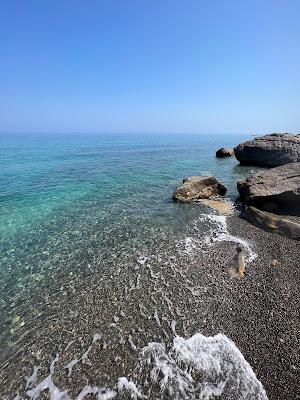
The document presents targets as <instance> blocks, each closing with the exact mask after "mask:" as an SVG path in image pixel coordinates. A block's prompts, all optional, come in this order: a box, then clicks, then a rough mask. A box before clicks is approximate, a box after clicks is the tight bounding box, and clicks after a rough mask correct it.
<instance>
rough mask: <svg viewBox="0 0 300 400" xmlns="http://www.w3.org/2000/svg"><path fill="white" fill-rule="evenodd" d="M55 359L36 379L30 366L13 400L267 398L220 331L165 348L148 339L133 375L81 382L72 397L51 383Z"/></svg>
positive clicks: (176, 341)
mask: <svg viewBox="0 0 300 400" xmlns="http://www.w3.org/2000/svg"><path fill="white" fill-rule="evenodd" d="M174 330H175V329H174ZM93 343H94V342H93ZM58 361H59V354H57V355H56V357H55V359H54V360H53V361H52V363H51V365H50V368H49V375H48V376H47V377H46V378H44V379H42V380H41V381H40V382H38V378H37V374H36V371H37V368H36V367H34V368H33V369H34V373H33V374H32V378H31V379H30V381H29V382H28V386H29V388H27V390H26V395H25V397H22V396H20V395H17V396H16V397H15V400H16V399H18V400H25V399H28V400H38V399H39V398H41V397H42V396H44V394H45V393H47V394H48V397H49V399H50V400H72V399H73V400H83V399H85V398H86V397H88V396H92V397H93V398H95V399H97V400H110V399H129V398H130V399H169V398H172V399H173V400H187V399H190V400H196V399H202V400H211V399H214V398H218V397H220V396H221V397H222V398H224V399H236V400H252V399H253V400H254V399H255V400H267V395H266V392H265V390H264V388H263V386H262V384H261V382H260V381H259V380H258V379H257V377H256V375H255V373H254V372H253V370H252V368H251V366H250V364H249V363H248V362H247V361H246V360H245V358H244V357H243V355H242V353H241V352H240V351H239V349H238V348H237V347H236V345H235V344H234V343H233V342H232V341H231V340H230V339H229V338H228V337H227V336H225V335H223V334H220V333H219V334H217V335H215V336H208V337H207V336H204V335H202V334H200V333H196V334H195V335H193V336H191V337H190V338H184V337H181V336H177V335H176V336H175V337H174V339H173V344H172V345H171V347H169V348H167V347H166V346H165V345H164V344H163V343H158V342H151V343H148V345H147V346H145V347H144V348H142V349H141V350H140V351H139V352H138V353H137V355H136V365H135V367H134V369H133V371H134V377H135V378H134V379H131V378H129V377H125V376H123V377H120V378H118V379H117V381H116V382H115V384H114V385H112V387H103V386H102V385H99V386H97V385H93V386H91V385H88V384H87V385H85V386H84V387H83V388H81V389H80V390H79V392H78V394H77V396H76V397H73V398H72V397H70V395H69V389H68V388H60V387H58V386H57V385H56V384H55V383H54V381H56V380H55V379H53V378H54V375H55V370H56V365H57V363H58ZM95 367H97V366H95ZM89 398H90V397H89Z"/></svg>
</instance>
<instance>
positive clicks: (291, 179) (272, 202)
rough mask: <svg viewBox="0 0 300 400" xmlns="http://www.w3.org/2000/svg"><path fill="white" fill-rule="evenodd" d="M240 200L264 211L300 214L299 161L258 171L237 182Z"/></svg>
mask: <svg viewBox="0 0 300 400" xmlns="http://www.w3.org/2000/svg"><path fill="white" fill-rule="evenodd" d="M237 189H238V191H239V194H240V200H241V201H243V202H244V203H246V204H250V205H255V206H257V207H258V208H262V209H264V210H266V211H272V212H278V213H280V212H281V213H283V214H291V215H300V162H299V163H291V164H285V165H282V166H281V167H276V168H272V169H269V170H265V171H262V172H259V173H258V174H256V175H253V176H251V177H249V178H247V179H246V180H244V181H240V182H238V183H237Z"/></svg>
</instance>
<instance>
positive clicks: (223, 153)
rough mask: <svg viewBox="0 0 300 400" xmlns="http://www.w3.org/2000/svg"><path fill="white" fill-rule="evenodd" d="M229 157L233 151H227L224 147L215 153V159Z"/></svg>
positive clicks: (232, 154)
mask: <svg viewBox="0 0 300 400" xmlns="http://www.w3.org/2000/svg"><path fill="white" fill-rule="evenodd" d="M231 156H234V151H233V149H227V148H225V147H222V148H221V149H219V150H217V151H216V157H217V158H224V157H231Z"/></svg>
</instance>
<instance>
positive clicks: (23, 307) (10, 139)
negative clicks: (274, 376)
mask: <svg viewBox="0 0 300 400" xmlns="http://www.w3.org/2000/svg"><path fill="white" fill-rule="evenodd" d="M248 138H249V137H247V136H242V135H225V136H224V135H215V136H212V135H152V136H150V135H119V136H118V135H111V136H106V135H40V136H38V135H19V136H18V135H14V136H8V135H6V136H5V135H2V136H0V149H1V150H0V167H1V173H0V187H1V192H0V209H1V212H0V233H1V259H0V282H1V317H0V319H1V320H0V322H1V343H2V344H3V345H2V354H1V356H0V357H1V365H2V367H1V374H0V382H1V394H2V397H3V398H4V396H7V398H12V397H13V396H14V395H15V394H16V393H20V395H22V396H25V397H24V398H43V397H41V396H43V393H46V392H47V391H48V392H49V393H50V398H53V399H60V398H67V397H62V396H61V397H59V394H57V393H58V392H57V390H58V391H59V392H60V391H61V392H63V391H64V390H68V395H66V396H70V397H71V398H75V397H76V396H79V393H80V392H81V391H82V390H84V388H85V387H93V385H94V388H95V389H93V390H94V392H93V391H91V390H90V389H89V390H90V393H89V394H88V391H89V390H88V389H86V390H87V392H86V396H91V395H93V396H94V397H97V396H98V398H103V399H104V398H112V397H109V396H110V395H111V396H112V395H113V393H115V396H116V395H117V393H118V395H119V396H122V395H123V394H122V393H123V392H124V390H125V389H126V387H127V386H126V385H128V381H127V383H126V381H121V384H120V385H121V386H122V382H123V384H124V385H125V386H124V385H123V386H124V387H123V389H122V387H121V388H120V387H119V386H118V384H117V382H119V381H118V379H119V378H120V377H122V376H123V375H125V376H126V379H127V378H128V380H129V381H130V379H133V380H132V385H137V386H135V389H134V387H133V386H132V385H130V384H129V387H131V389H130V390H129V392H130V393H131V394H130V395H131V396H133V398H134V396H136V397H139V396H144V395H146V394H147V393H148V392H147V391H149V389H148V386H147V382H148V383H149V379H147V378H146V377H144V381H143V382H142V381H141V380H142V376H141V375H140V372H137V370H136V368H137V365H139V363H140V362H141V360H140V358H139V357H140V356H141V355H142V354H144V353H143V349H145V348H147V346H149V343H152V342H156V343H158V344H159V343H160V345H162V346H166V347H165V348H164V349H165V350H163V351H165V355H164V357H165V358H166V357H167V358H168V357H169V358H168V360H169V361H168V362H170V363H171V364H172V365H173V367H172V368H173V369H174V368H175V370H176V373H175V372H174V371H173V372H172V374H175V375H176V374H178V373H179V375H180V374H184V375H185V374H186V373H185V372H182V371H185V370H188V371H189V372H188V373H189V374H191V376H193V373H194V372H195V368H196V367H195V365H194V366H184V367H182V366H181V367H180V365H181V364H180V363H179V364H180V365H179V366H175V364H176V363H177V362H179V361H178V360H177V358H176V357H177V356H176V357H175V360H174V359H173V358H172V357H173V356H172V357H171V356H170V354H168V353H167V352H168V351H171V353H172V354H173V352H174V349H173V350H172V343H173V340H175V339H176V337H177V336H176V335H177V334H178V335H182V336H183V337H185V338H186V339H182V340H188V339H187V338H188V337H193V335H194V334H196V333H197V323H199V320H198V317H197V313H196V315H195V314H194V313H193V312H190V310H189V307H188V303H189V302H190V307H192V308H193V309H195V310H198V312H200V309H201V313H205V312H206V311H205V310H206V309H207V307H206V306H205V304H204V303H205V302H206V304H208V303H209V302H211V303H212V304H218V303H220V302H222V296H221V295H220V296H215V295H214V294H210V293H209V292H210V286H209V285H211V287H212V286H213V285H214V284H213V283H211V284H210V283H207V282H203V284H202V283H201V282H196V281H195V280H193V277H192V276H191V275H190V272H189V271H188V270H187V268H188V265H189V264H191V265H193V263H195V262H196V261H195V260H196V257H195V256H194V255H193V250H194V249H198V250H199V249H201V251H200V253H201V254H203V255H205V254H206V253H207V252H211V250H209V246H210V242H218V241H223V240H225V241H228V242H230V243H231V244H232V243H234V242H239V241H241V239H239V238H235V237H233V236H230V234H229V233H228V232H227V230H226V219H224V218H223V217H221V219H220V218H219V217H218V216H211V214H212V211H211V210H209V209H208V208H207V207H205V206H202V205H199V204H197V205H182V204H177V203H174V202H173V201H172V194H173V191H174V189H175V188H176V186H177V185H179V184H180V182H181V180H182V178H184V177H186V176H189V175H197V174H213V175H215V176H216V177H217V178H218V179H219V180H220V181H221V182H223V183H224V184H225V185H226V186H227V187H228V189H229V192H228V198H229V199H234V198H235V196H236V190H235V185H236V181H237V180H239V179H241V178H243V177H245V176H246V175H247V174H248V173H249V170H250V169H249V168H245V167H243V168H242V167H239V166H238V165H237V161H236V160H235V159H234V158H229V159H224V160H218V159H216V158H215V156H214V155H215V150H216V149H217V148H219V147H221V146H228V147H232V146H234V145H235V144H237V143H239V142H241V141H243V140H246V139H248ZM218 218H219V219H220V220H218ZM242 244H243V245H244V246H245V248H246V251H247V252H248V256H249V260H250V261H251V259H252V258H253V257H254V256H255V254H254V253H253V251H252V250H251V248H250V247H249V244H248V243H245V242H242ZM197 262H198V263H201V262H202V261H201V260H198V261H197ZM206 262H207V261H206ZM174 291H175V292H176V293H174ZM188 293H189V295H188ZM179 294H180V295H179ZM187 296H189V297H190V299H189V302H186V301H185V302H182V299H184V298H187ZM197 307H198V309H197ZM202 317H203V314H202V315H201V318H202ZM176 321H177V329H178V333H176V331H174V323H175V322H176ZM179 321H180V322H179ZM95 333H97V334H98V335H101V338H102V339H101V340H100V339H99V343H100V342H101V345H99V343H98V341H96V343H95V346H96V345H97V346H98V347H101V352H100V353H99V354H98V353H97V354H94V358H95V359H94V361H91V362H83V360H82V358H81V356H80V354H81V353H82V351H83V349H85V350H86V348H89V347H88V343H91V338H93V335H94V334H95ZM99 337H100V336H99ZM80 338H81V339H80ZM103 338H105V339H104V340H103ZM198 338H199V337H198ZM225 338H226V337H225ZM176 340H177V341H178V340H179V339H176ZM205 340H206V339H205ZM207 340H209V339H207ZM222 340H223V339H222ZM224 340H225V341H226V340H227V339H224ZM72 341H74V343H75V344H74V346H72V345H70V347H69V348H68V349H67V351H63V349H64V348H65V346H66V345H67V343H69V342H72ZM72 343H73V342H72ZM174 343H175V342H174ZM232 346H233V348H234V345H233V344H232ZM73 347H74V348H73ZM167 348H169V349H170V350H167ZM93 349H94V346H93ZM234 349H235V348H234ZM98 350H99V349H98ZM236 350H237V349H236ZM236 350H233V353H234V354H235V352H236ZM161 351H162V350H161ZM197 351H199V350H197ZM237 351H238V350H237ZM56 353H63V356H62V358H60V359H59V360H60V361H58V360H57V363H56V364H59V362H62V364H63V363H64V362H65V363H66V364H68V363H69V362H70V361H72V357H74V358H73V360H74V359H75V364H74V365H73V364H72V363H71V364H68V365H69V366H70V365H73V368H74V371H77V375H75V378H74V381H73V380H72V381H71V375H70V376H68V374H69V373H70V368H67V369H64V368H63V366H64V365H60V367H61V368H60V372H59V373H58V377H57V378H56V379H57V380H58V381H56V383H55V384H54V386H52V389H51V388H50V386H51V382H52V374H50V375H51V379H50V380H49V379H48V381H47V384H45V385H44V386H45V388H44V389H45V392H43V391H40V392H39V393H38V392H37V391H36V392H34V388H35V387H37V386H38V382H43V379H47V376H49V371H48V370H49V368H50V364H51V361H53V359H55V354H56ZM170 357H171V358H170ZM239 357H240V356H239ZM76 360H77V362H76ZM84 360H85V359H84ZM170 360H171V361H170ZM67 361H68V362H67ZM180 362H181V361H180ZM245 363H246V362H245ZM89 364H90V365H89ZM225 364H226V368H227V369H228V368H229V369H228V371H227V370H226V368H225V367H224V368H225V369H224V371H225V370H226V371H227V372H226V371H225V372H224V371H223V372H224V374H225V375H226V374H227V375H228V374H230V371H231V369H232V368H231V367H230V365H229V367H228V365H227V364H228V363H227V362H226V363H225ZM229 364H230V363H229ZM37 365H41V367H40V369H39V370H37V371H36V375H37V376H36V379H34V378H32V382H31V383H29V384H28V381H26V379H25V377H26V376H27V377H28V376H30V375H31V374H32V371H34V370H33V368H34V366H37ZM53 365H54V364H53ZM79 365H80V367H78V366H79ZM176 365H177V364H176ZM77 367H78V368H77ZM169 367H170V366H169V365H166V366H165V367H164V368H166V369H167V370H169ZM177 367H178V368H181V370H180V371H181V372H178V370H177V369H176V368H177ZM73 368H72V369H73ZM76 368H77V369H76ZM172 368H171V369H172ZM243 368H244V369H246V370H247V371H248V369H249V368H250V370H251V367H250V366H249V367H248V364H243ZM132 370H134V371H136V372H135V373H132ZM192 370H193V371H194V372H193V371H192ZM196 370H197V368H196ZM71 372H73V371H71ZM130 372H131V373H130ZM149 374H150V376H152V375H151V369H150V366H149ZM197 374H198V375H197ZM201 374H202V375H203V373H200V375H201ZM214 374H215V373H214V372H212V375H211V376H210V377H209V378H207V377H206V378H205V379H206V380H205V379H204V378H203V379H202V378H201V379H202V381H201V379H200V378H199V371H198V372H197V371H196V375H197V379H196V378H193V379H194V380H195V379H196V382H198V383H199V382H202V383H201V385H202V386H201V385H200V384H198V386H197V384H193V385H194V386H193V385H192V386H191V387H190V386H189V384H188V383H185V385H188V386H185V387H186V389H185V390H186V392H184V391H182V390H181V389H180V390H179V389H178V387H177V386H178V385H177V383H178V382H177V383H176V384H175V383H174V382H173V381H172V382H173V383H170V385H169V380H168V379H169V378H168V379H167V383H166V387H168V390H164V391H161V389H159V388H158V389H157V392H155V393H156V394H155V396H156V398H160V397H158V396H162V397H161V398H168V397H167V396H170V395H171V398H178V399H179V398H213V397H209V396H213V395H214V394H213V392H212V394H209V392H208V387H209V388H210V390H212V391H213V390H216V391H218V390H221V389H222V390H224V393H225V392H226V390H227V386H228V385H227V386H226V384H225V383H224V382H225V380H226V379H227V378H226V377H225V378H224V376H225V375H224V376H223V377H222V379H221V378H220V379H219V378H218V379H219V381H218V382H219V384H220V385H221V386H218V385H217V384H216V385H217V387H216V388H215V389H214V388H212V385H213V383H212V382H213V381H214ZM129 375H130V376H129ZM179 375H178V377H177V378H178V379H179V380H180V379H182V377H181V378H180V376H181V375H180V376H179ZM202 375H201V376H202ZM227 375H226V376H227ZM250 375H251V374H250ZM172 376H173V377H174V375H172ZM176 376H177V375H176ZM177 378H176V379H177ZM250 378H251V379H250ZM250 378H249V379H250V380H249V382H252V383H249V382H248V381H247V382H248V383H247V385H249V388H250V387H252V384H253V385H254V386H253V387H255V388H256V389H253V390H258V391H259V392H261V393H263V390H262V388H261V386H260V384H259V382H258V381H257V380H256V378H255V377H253V376H252V375H251V377H250ZM72 379H73V375H72ZM172 379H173V378H172ZM174 379H175V378H174ZM184 379H187V382H190V381H191V378H190V377H186V375H185V378H184ZM207 379H208V381H209V384H208V386H207V385H205V384H204V382H206V381H207ZM230 379H231V378H230ZM230 379H229V378H228V379H227V380H226V382H227V381H228V382H229V381H230ZM238 379H239V380H240V378H238ZM211 380H212V382H211ZM50 381H51V382H50ZM26 382H27V383H26ZM124 382H125V383H124ZM220 382H221V383H220ZM222 382H223V383H222ZM253 382H254V383H253ZM215 383H216V381H215ZM26 385H27V387H26ZM47 385H48V386H47ZM49 385H50V386H49ZM168 385H169V386H168ZM174 385H175V386H174ZM199 385H200V386H201V387H200V386H199ZM222 385H223V386H224V387H223V386H222ZM247 385H246V386H247ZM225 386H226V388H225ZM101 387H104V388H105V389H103V390H104V392H103V393H104V394H103V393H102V392H101V396H102V397H101V396H100V392H99V390H100V389H99V388H101ZM197 387H198V389H199V390H198V389H197ZM57 388H60V389H57ZM96 388H98V389H99V390H98V389H96ZM124 388H125V389H124ZM170 388H171V389H170ZM172 388H173V389H172ZM29 389H30V390H31V391H30V390H29ZM127 389H128V388H127ZM127 389H126V390H127ZM28 390H29V392H28ZM51 390H53V393H54V394H53V393H52V392H51ZM97 390H98V392H97ZM105 390H106V391H107V393H108V394H107V393H106V394H105ZM126 390H125V392H126ZM135 390H137V392H134V391H135ZM170 390H171V391H172V390H174V391H175V392H173V394H172V393H171V392H170ZM197 390H198V392H199V393H200V392H201V393H202V395H203V396H202V397H196V396H198V394H199V393H198V392H197ZM243 390H244V389H243ZM251 390H252V389H249V391H248V392H247V391H245V390H244V392H243V393H246V395H245V396H244V397H242V395H241V393H240V394H239V396H240V397H234V395H233V397H232V398H253V397H251ZM26 391H27V392H28V393H27V397H26ZM125 392H124V393H125ZM51 393H52V394H51ZM82 393H83V392H82ZM109 393H110V394H109ZM157 393H160V394H159V395H158V394H157ZM174 393H176V396H175V395H174ZM197 393H198V394H197ZM205 393H206V394H205ZM216 393H217V392H216ZM127 394H128V390H127ZM148 395H149V393H148ZM51 396H52V397H51ZM55 396H56V397H55ZM105 396H106V397H105ZM124 396H125V398H126V395H124ZM153 396H154V395H153V393H152V397H151V395H150V398H154V397H153ZM193 396H194V397H193ZM205 396H206V397H205ZM224 396H225V394H224ZM249 396H250V397H249ZM263 396H264V394H262V397H261V398H264V397H263ZM79 398H85V397H84V396H83V394H82V395H81V397H78V399H79ZM86 398H88V397H86ZM228 398H229V397H228ZM256 398H258V397H256Z"/></svg>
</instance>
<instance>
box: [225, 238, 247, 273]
mask: <svg viewBox="0 0 300 400" xmlns="http://www.w3.org/2000/svg"><path fill="white" fill-rule="evenodd" d="M228 265H229V268H228V272H229V274H230V275H231V276H234V277H236V278H239V279H241V278H244V276H245V271H246V261H245V254H244V250H243V248H242V246H241V245H240V244H238V245H237V247H236V254H235V256H234V257H233V258H232V260H230V261H229V263H228Z"/></svg>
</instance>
